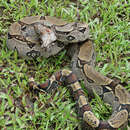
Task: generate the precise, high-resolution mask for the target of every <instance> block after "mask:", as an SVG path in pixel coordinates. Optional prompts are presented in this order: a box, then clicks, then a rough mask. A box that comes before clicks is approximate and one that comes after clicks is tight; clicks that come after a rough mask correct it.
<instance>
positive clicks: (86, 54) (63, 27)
mask: <svg viewBox="0 0 130 130" xmlns="http://www.w3.org/2000/svg"><path fill="white" fill-rule="evenodd" d="M7 47H8V48H9V49H11V50H17V51H18V54H19V56H21V57H24V58H37V57H41V56H43V57H45V58H48V57H50V56H53V55H56V54H57V53H59V52H60V51H61V50H63V49H64V48H65V47H67V54H68V55H69V56H70V57H71V64H70V68H69V69H61V70H60V71H58V72H55V73H54V74H53V75H52V76H51V77H50V78H49V79H48V80H47V81H45V82H44V83H42V84H37V83H36V82H35V81H34V79H33V78H31V79H30V80H29V86H30V87H33V88H36V89H38V90H41V91H45V92H51V91H53V90H54V89H55V88H57V87H58V86H61V85H63V86H68V87H69V88H70V89H71V90H72V92H73V94H72V95H73V97H74V99H75V102H76V104H77V105H78V108H79V111H80V113H81V117H82V119H83V121H84V122H85V123H86V124H88V125H89V126H90V127H92V128H94V129H99V130H100V129H118V128H122V126H123V125H124V124H126V123H127V122H128V121H129V119H130V93H129V92H128V91H127V90H126V89H125V88H124V87H123V86H122V85H121V84H120V83H117V82H115V81H114V80H112V79H110V78H108V77H106V76H104V75H102V74H101V73H99V72H97V71H96V70H95V58H96V56H95V51H94V44H93V41H92V40H90V38H89V27H88V24H86V23H81V22H67V21H65V20H62V19H60V18H56V17H51V16H29V17H25V18H23V19H21V20H19V21H18V22H14V23H12V24H11V25H10V27H9V31H8V37H7ZM81 80H83V81H84V84H85V88H86V89H87V90H88V94H89V95H90V96H91V95H93V94H94V92H96V94H98V95H99V96H100V97H102V99H103V100H104V101H105V102H107V103H109V104H110V105H111V106H112V108H113V113H112V115H111V116H110V118H109V119H108V120H105V121H102V120H99V119H98V118H97V117H96V116H95V115H94V113H93V111H92V108H91V106H90V105H89V102H88V98H87V97H86V96H85V92H84V91H83V89H82V87H81V85H80V81H81Z"/></svg>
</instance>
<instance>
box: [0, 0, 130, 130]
mask: <svg viewBox="0 0 130 130" xmlns="http://www.w3.org/2000/svg"><path fill="white" fill-rule="evenodd" d="M128 5H129V2H128V1H126V0H122V1H120V0H114V1H112V0H110V1H105V0H101V1H98V0H91V1H87V0H86V1H83V0H80V7H79V14H80V21H83V22H86V23H88V24H89V27H90V37H91V39H92V40H93V41H94V43H95V51H96V54H97V58H96V61H97V64H96V69H97V70H98V71H100V72H101V73H102V74H104V75H108V76H109V77H111V78H113V77H116V78H118V79H119V80H121V82H126V83H128V84H129V83H130V81H129V77H130V73H129V72H130V69H129V68H130V63H129V59H130V52H129V33H130V30H129V27H128V25H129V9H128ZM76 6H77V5H76V3H73V2H72V1H70V0H65V1H63V0H58V1H55V0H39V1H38V0H31V1H29V0H25V1H23V0H10V1H8V0H0V66H1V67H3V68H4V69H3V71H0V129H2V130H4V129H7V130H15V129H17V130H21V129H32V130H33V129H38V130H52V129H55V130H60V129H63V130H64V129H65V130H74V129H81V128H80V124H81V120H80V119H78V118H77V114H76V113H75V103H74V102H73V101H72V100H71V98H70V97H71V95H70V93H69V91H67V89H66V88H64V87H59V89H58V90H57V91H56V92H55V93H53V94H43V93H39V94H37V93H36V94H34V93H32V92H30V90H29V88H28V87H27V82H28V79H29V77H30V76H33V77H34V78H35V80H36V81H37V82H39V83H41V82H43V81H45V80H46V79H47V78H48V77H49V76H51V75H52V74H53V73H54V72H56V71H57V70H59V69H61V68H63V66H64V64H69V60H68V58H67V56H66V51H62V52H60V53H59V54H57V56H54V57H52V58H48V59H45V58H38V59H37V60H36V61H33V60H32V61H26V60H25V59H23V58H19V57H18V54H17V52H12V51H10V50H8V49H7V47H6V40H7V37H6V36H7V35H6V34H7V31H8V27H9V26H10V24H11V23H12V22H14V21H18V20H19V19H21V18H23V17H24V16H31V15H50V16H56V17H59V18H63V19H65V20H68V21H76V20H77V17H76ZM125 87H126V88H127V89H128V90H130V86H129V85H126V86H125ZM91 104H94V105H92V107H93V110H94V112H95V114H96V115H97V116H98V117H99V118H100V119H106V114H107V113H108V110H107V109H106V107H105V106H104V105H103V106H102V105H101V104H102V101H100V99H99V98H98V97H97V96H96V98H95V99H93V100H92V102H91ZM99 109H101V111H99ZM104 113H105V114H104ZM104 115H105V116H104ZM107 115H109V114H107Z"/></svg>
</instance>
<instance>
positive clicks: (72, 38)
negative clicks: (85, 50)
mask: <svg viewBox="0 0 130 130" xmlns="http://www.w3.org/2000/svg"><path fill="white" fill-rule="evenodd" d="M74 39H75V37H74V36H68V37H67V40H69V41H72V40H74Z"/></svg>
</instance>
